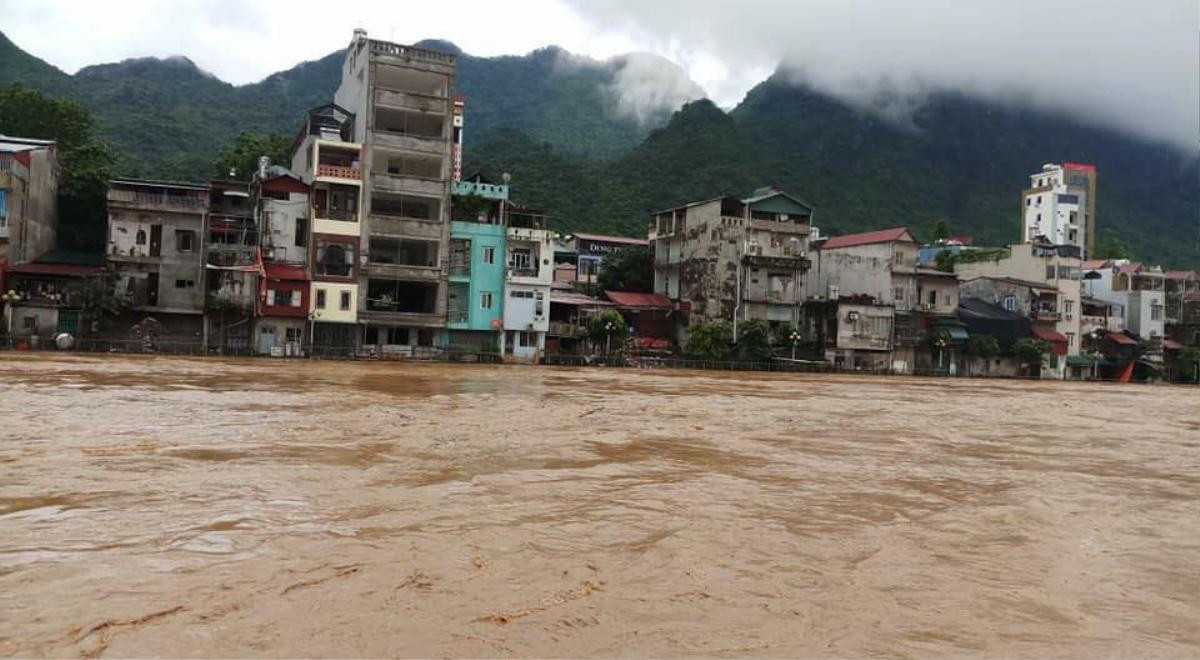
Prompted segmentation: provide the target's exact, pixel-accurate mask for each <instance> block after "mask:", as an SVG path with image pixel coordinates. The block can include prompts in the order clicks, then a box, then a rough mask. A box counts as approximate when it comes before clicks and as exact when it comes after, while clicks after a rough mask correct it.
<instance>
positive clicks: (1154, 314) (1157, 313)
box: [1150, 305, 1163, 321]
mask: <svg viewBox="0 0 1200 660" xmlns="http://www.w3.org/2000/svg"><path fill="white" fill-rule="evenodd" d="M1162 315H1163V307H1162V305H1150V320H1151V321H1161V320H1162Z"/></svg>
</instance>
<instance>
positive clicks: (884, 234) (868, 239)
mask: <svg viewBox="0 0 1200 660" xmlns="http://www.w3.org/2000/svg"><path fill="white" fill-rule="evenodd" d="M904 240H907V241H908V242H910V243H915V242H916V241H913V238H912V236H911V235H909V233H908V227H892V228H891V229H877V230H875V231H865V232H862V233H859V234H845V235H843V236H834V237H833V238H830V239H827V240H826V241H825V244H824V245H822V246H821V249H822V250H836V249H838V248H848V247H856V246H859V245H873V244H875V243H891V242H893V241H904Z"/></svg>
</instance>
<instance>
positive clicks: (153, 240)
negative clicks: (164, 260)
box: [150, 225, 162, 257]
mask: <svg viewBox="0 0 1200 660" xmlns="http://www.w3.org/2000/svg"><path fill="white" fill-rule="evenodd" d="M161 255H162V225H151V227H150V256H152V257H157V256H161Z"/></svg>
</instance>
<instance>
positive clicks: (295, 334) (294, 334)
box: [287, 328, 300, 341]
mask: <svg viewBox="0 0 1200 660" xmlns="http://www.w3.org/2000/svg"><path fill="white" fill-rule="evenodd" d="M287 340H288V341H300V328H288V329H287Z"/></svg>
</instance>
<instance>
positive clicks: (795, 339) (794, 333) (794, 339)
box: [790, 330, 800, 360]
mask: <svg viewBox="0 0 1200 660" xmlns="http://www.w3.org/2000/svg"><path fill="white" fill-rule="evenodd" d="M790 338H791V340H792V360H795V359H796V342H798V341H800V333H799V332H797V331H795V330H792V334H791V337H790Z"/></svg>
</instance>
